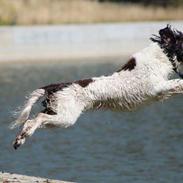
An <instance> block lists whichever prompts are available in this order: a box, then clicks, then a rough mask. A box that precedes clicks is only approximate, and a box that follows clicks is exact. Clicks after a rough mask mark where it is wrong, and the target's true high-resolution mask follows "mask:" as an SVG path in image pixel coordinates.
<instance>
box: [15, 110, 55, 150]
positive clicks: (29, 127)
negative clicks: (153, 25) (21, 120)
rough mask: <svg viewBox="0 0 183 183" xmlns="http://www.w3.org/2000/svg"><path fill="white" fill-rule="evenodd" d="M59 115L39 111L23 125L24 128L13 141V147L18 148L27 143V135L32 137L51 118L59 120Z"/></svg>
mask: <svg viewBox="0 0 183 183" xmlns="http://www.w3.org/2000/svg"><path fill="white" fill-rule="evenodd" d="M57 118H58V117H57V115H48V114H44V113H39V114H38V116H37V117H36V118H35V119H31V120H27V121H26V122H25V124H24V125H23V127H22V130H21V131H20V133H19V134H18V135H17V137H16V139H15V141H14V142H13V147H14V148H15V149H17V148H18V147H19V146H21V145H22V144H24V143H25V140H26V138H27V137H30V136H31V135H32V134H33V133H34V132H35V130H36V129H37V128H41V127H42V126H44V123H46V122H47V121H50V120H55V121H56V120H57Z"/></svg>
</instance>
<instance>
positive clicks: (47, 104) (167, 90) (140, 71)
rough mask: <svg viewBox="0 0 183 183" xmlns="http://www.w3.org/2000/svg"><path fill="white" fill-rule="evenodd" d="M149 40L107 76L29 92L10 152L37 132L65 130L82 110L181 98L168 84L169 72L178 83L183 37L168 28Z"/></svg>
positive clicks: (175, 85) (178, 88) (179, 86)
mask: <svg viewBox="0 0 183 183" xmlns="http://www.w3.org/2000/svg"><path fill="white" fill-rule="evenodd" d="M150 39H151V41H152V42H151V44H150V45H149V46H148V47H146V48H144V49H143V50H141V51H139V52H137V53H135V54H134V55H132V57H131V58H130V59H129V60H128V61H127V62H126V64H125V65H123V66H122V67H121V68H120V69H119V70H117V71H116V72H114V73H113V74H112V75H108V76H101V77H93V78H91V79H84V80H79V81H74V82H68V83H58V84H51V85H48V86H44V87H41V88H39V89H36V90H35V91H33V92H32V93H31V94H30V97H29V98H28V100H27V102H26V104H25V106H24V108H23V110H22V112H21V113H20V115H19V117H18V119H17V120H16V121H15V123H14V124H13V126H12V127H13V128H14V127H16V126H22V129H21V131H20V133H19V134H18V135H17V136H16V139H15V141H14V142H13V147H14V148H15V149H17V148H18V147H19V146H20V145H22V144H24V142H25V140H26V138H27V137H30V136H31V135H32V134H33V133H34V132H35V130H36V129H38V128H45V127H63V128H67V127H70V126H72V125H74V124H75V122H76V121H77V119H78V117H79V116H80V115H81V113H82V112H84V111H87V110H92V109H104V110H105V109H110V110H115V111H133V110H134V109H138V108H139V107H140V106H143V105H145V104H149V103H152V102H154V101H160V100H165V99H167V98H169V97H170V96H173V95H176V94H183V80H182V79H171V76H172V75H173V73H174V72H175V73H177V74H178V75H179V76H180V78H183V33H182V32H180V31H178V30H175V29H173V28H172V27H171V26H170V25H167V26H166V27H165V28H163V29H161V30H160V31H159V35H152V37H151V38H150ZM41 98H42V99H43V101H42V105H43V107H44V110H43V111H41V112H40V113H38V114H37V116H36V117H35V118H33V119H29V115H30V112H31V109H32V107H33V105H34V104H35V103H36V102H37V101H38V100H39V99H41Z"/></svg>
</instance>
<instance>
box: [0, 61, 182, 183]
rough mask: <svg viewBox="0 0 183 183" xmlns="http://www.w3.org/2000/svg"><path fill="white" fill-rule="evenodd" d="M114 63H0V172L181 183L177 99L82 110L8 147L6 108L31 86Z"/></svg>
mask: <svg viewBox="0 0 183 183" xmlns="http://www.w3.org/2000/svg"><path fill="white" fill-rule="evenodd" d="M119 65H120V64H119V61H118V62H116V63H100V64H96V63H93V64H86V63H85V64H61V63H60V64H59V63H55V64H44V65H43V64H32V65H28V64H27V65H21V64H13V65H12V64H11V65H4V66H1V68H0V125H1V126H0V170H1V171H8V172H13V173H20V174H26V175H34V176H41V177H49V178H54V179H62V180H68V181H76V182H85V183H86V182H87V183H88V182H110V183H111V182H116V183H118V182H123V183H147V182H148V183H172V182H176V183H179V182H180V183H182V180H183V117H182V116H183V107H182V103H183V98H182V96H177V97H174V98H171V99H169V100H168V101H166V102H164V103H156V104H153V105H151V106H147V107H145V108H143V109H140V110H139V111H136V112H131V113H123V112H121V113H115V112H109V111H105V112H104V111H98V112H88V113H86V114H83V115H82V116H81V117H80V118H79V120H78V121H77V123H76V124H75V125H74V126H73V127H71V128H68V129H50V130H46V129H44V130H39V131H37V132H36V133H35V134H34V135H33V137H32V138H30V139H29V140H28V141H27V142H26V144H25V145H24V146H22V147H21V148H20V149H18V150H17V151H15V150H14V149H13V148H12V145H11V143H12V141H13V139H14V137H15V134H16V132H17V131H16V130H14V131H11V130H9V128H8V126H9V124H10V123H11V121H12V120H13V119H14V118H13V117H12V112H13V111H15V110H16V109H17V107H18V106H20V105H22V104H23V103H24V96H26V95H27V94H28V93H29V92H31V91H32V90H34V89H36V88H37V87H40V86H43V85H46V84H49V83H52V82H61V81H71V80H76V79H81V78H88V77H91V76H99V75H101V74H104V73H107V74H108V73H111V72H112V71H114V70H116V69H118V66H119Z"/></svg>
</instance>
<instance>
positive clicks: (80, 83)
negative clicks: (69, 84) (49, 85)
mask: <svg viewBox="0 0 183 183" xmlns="http://www.w3.org/2000/svg"><path fill="white" fill-rule="evenodd" d="M91 82H93V79H83V80H78V81H75V82H74V83H76V84H79V85H80V86H81V87H83V88H84V87H86V86H88V85H89V84H90V83H91Z"/></svg>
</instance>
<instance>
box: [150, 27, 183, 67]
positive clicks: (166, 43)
mask: <svg viewBox="0 0 183 183" xmlns="http://www.w3.org/2000/svg"><path fill="white" fill-rule="evenodd" d="M151 41H153V42H155V43H158V44H159V46H160V48H162V49H163V51H164V53H165V54H166V55H167V56H168V58H169V59H170V61H171V62H172V64H173V66H174V67H175V64H174V59H175V58H177V61H179V62H182V61H183V33H182V32H180V31H178V30H173V29H172V28H171V26H170V25H167V27H165V28H164V29H161V30H160V31H159V36H157V35H153V37H151ZM174 69H176V68H174Z"/></svg>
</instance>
